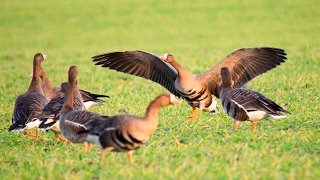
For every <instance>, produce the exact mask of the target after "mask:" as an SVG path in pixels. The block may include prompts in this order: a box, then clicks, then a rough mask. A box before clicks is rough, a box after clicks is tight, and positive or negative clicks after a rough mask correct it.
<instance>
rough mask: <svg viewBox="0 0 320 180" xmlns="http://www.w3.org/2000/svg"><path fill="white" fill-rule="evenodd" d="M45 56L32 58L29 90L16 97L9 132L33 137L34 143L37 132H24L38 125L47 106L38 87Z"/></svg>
mask: <svg viewBox="0 0 320 180" xmlns="http://www.w3.org/2000/svg"><path fill="white" fill-rule="evenodd" d="M46 57H47V56H46V55H44V54H41V53H37V54H35V55H34V58H33V76H32V80H31V83H30V85H29V89H28V91H27V92H25V93H24V94H21V95H19V96H18V98H17V99H16V101H15V105H14V110H13V115H12V125H11V126H10V127H9V132H15V131H23V134H26V135H29V136H35V137H36V139H35V142H36V141H37V140H38V136H39V131H38V130H37V132H36V134H32V133H28V132H26V130H27V129H33V128H36V127H38V125H39V124H40V119H39V115H40V114H41V112H42V109H43V108H44V106H45V105H46V104H47V99H46V98H45V96H44V94H43V91H42V89H41V86H40V78H39V75H40V70H41V63H42V61H43V60H44V59H45V58H46Z"/></svg>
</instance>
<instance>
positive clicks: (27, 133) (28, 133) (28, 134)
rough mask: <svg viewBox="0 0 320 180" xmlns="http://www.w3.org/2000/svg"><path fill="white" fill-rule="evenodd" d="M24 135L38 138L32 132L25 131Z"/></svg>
mask: <svg viewBox="0 0 320 180" xmlns="http://www.w3.org/2000/svg"><path fill="white" fill-rule="evenodd" d="M22 133H23V134H24V135H27V136H32V137H35V136H37V135H36V134H33V133H31V132H27V131H23V132H22Z"/></svg>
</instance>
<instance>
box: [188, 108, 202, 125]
mask: <svg viewBox="0 0 320 180" xmlns="http://www.w3.org/2000/svg"><path fill="white" fill-rule="evenodd" d="M191 110H192V114H191V115H190V116H187V118H191V121H192V122H195V121H196V120H195V117H196V116H198V115H199V114H200V113H201V112H202V110H201V109H199V110H198V111H196V108H195V107H192V109H191Z"/></svg>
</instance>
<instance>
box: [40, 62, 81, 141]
mask: <svg viewBox="0 0 320 180" xmlns="http://www.w3.org/2000/svg"><path fill="white" fill-rule="evenodd" d="M42 72H44V71H42ZM77 75H78V69H77V67H76V66H70V68H69V70H68V83H69V84H70V85H71V87H72V90H73V94H74V96H73V108H74V110H86V108H85V106H84V104H83V99H82V96H81V94H80V92H79V89H78V85H77V84H78V83H77ZM64 102H65V96H64V94H63V93H62V92H59V90H58V92H57V93H56V96H55V97H53V98H52V99H51V101H50V102H49V103H48V104H47V105H46V106H45V107H44V108H43V112H42V116H44V117H45V118H42V119H41V121H42V122H41V124H40V125H39V127H38V128H39V129H40V130H51V131H53V132H54V133H55V136H56V137H57V138H58V139H60V140H62V141H67V139H65V138H64V137H61V136H59V134H60V128H59V115H60V111H61V109H62V106H63V104H64Z"/></svg>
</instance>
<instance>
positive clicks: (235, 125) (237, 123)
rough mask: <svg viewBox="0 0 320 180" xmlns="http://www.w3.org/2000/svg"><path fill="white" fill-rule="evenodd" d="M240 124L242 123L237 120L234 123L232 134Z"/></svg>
mask: <svg viewBox="0 0 320 180" xmlns="http://www.w3.org/2000/svg"><path fill="white" fill-rule="evenodd" d="M239 123H240V121H237V120H235V121H234V124H233V128H232V130H231V133H233V131H234V130H236V129H237V127H238V125H239Z"/></svg>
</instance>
